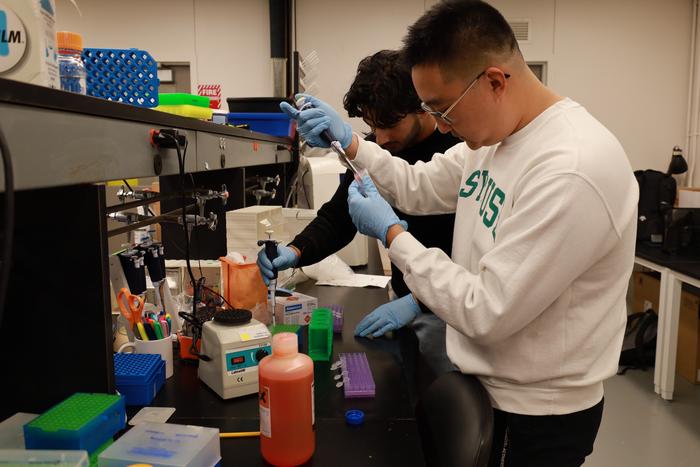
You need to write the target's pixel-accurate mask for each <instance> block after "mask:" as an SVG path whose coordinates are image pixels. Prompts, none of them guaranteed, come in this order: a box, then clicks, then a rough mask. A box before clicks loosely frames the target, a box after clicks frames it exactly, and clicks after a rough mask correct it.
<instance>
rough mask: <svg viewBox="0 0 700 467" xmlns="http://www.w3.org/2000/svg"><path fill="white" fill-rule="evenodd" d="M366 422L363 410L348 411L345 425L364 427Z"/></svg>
mask: <svg viewBox="0 0 700 467" xmlns="http://www.w3.org/2000/svg"><path fill="white" fill-rule="evenodd" d="M364 422H365V413H364V412H363V411H362V410H354V409H353V410H348V411H347V412H345V423H347V424H348V425H362V424H363V423H364Z"/></svg>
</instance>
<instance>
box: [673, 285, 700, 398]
mask: <svg viewBox="0 0 700 467" xmlns="http://www.w3.org/2000/svg"><path fill="white" fill-rule="evenodd" d="M699 310H700V297H698V296H697V295H694V294H692V293H691V292H688V291H685V290H684V291H683V292H682V293H681V310H680V316H679V319H678V350H677V352H676V372H677V373H678V374H679V375H680V376H682V377H683V378H684V379H685V380H687V381H690V382H691V383H693V384H698V382H700V371H699V369H700V324H698V323H699V321H700V320H698V313H699Z"/></svg>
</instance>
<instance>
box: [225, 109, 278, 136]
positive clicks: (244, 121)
mask: <svg viewBox="0 0 700 467" xmlns="http://www.w3.org/2000/svg"><path fill="white" fill-rule="evenodd" d="M228 122H229V123H230V124H231V125H248V126H249V128H250V129H251V130H253V131H257V132H260V133H265V134H268V135H272V136H283V137H288V136H292V119H291V118H289V116H288V115H287V114H286V113H264V112H260V113H244V112H232V113H229V114H228Z"/></svg>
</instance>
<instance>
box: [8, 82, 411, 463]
mask: <svg viewBox="0 0 700 467" xmlns="http://www.w3.org/2000/svg"><path fill="white" fill-rule="evenodd" d="M160 128H175V129H177V130H178V131H180V132H181V133H183V134H186V135H187V138H188V141H189V145H188V146H189V147H188V150H187V159H186V161H185V165H186V172H189V173H194V175H195V177H196V176H198V175H199V176H203V177H205V178H206V176H209V175H217V174H218V175H221V174H224V175H225V174H227V173H228V172H226V170H233V171H236V170H240V169H241V168H244V167H250V166H262V165H265V164H268V165H269V164H280V163H287V162H290V161H291V160H292V142H291V140H289V139H286V138H278V137H272V136H267V135H263V134H260V133H255V132H249V131H246V130H240V129H235V128H229V127H224V126H220V125H216V124H213V123H207V122H201V121H197V120H192V119H187V118H183V117H178V116H174V115H169V114H164V113H160V112H157V111H153V110H149V109H142V108H136V107H131V106H127V105H124V104H119V103H115V102H108V101H104V100H99V99H95V98H91V97H87V96H80V95H75V94H70V93H66V92H63V91H59V90H53V89H47V88H43V87H38V86H33V85H29V84H24V83H19V82H14V81H8V80H3V79H0V134H1V135H2V137H3V139H4V140H5V142H6V145H7V148H8V149H9V153H10V155H11V157H12V162H13V165H14V172H15V189H16V190H17V191H16V193H15V198H16V199H15V205H16V213H15V217H16V219H15V243H14V253H13V255H14V256H13V266H12V272H11V277H10V284H9V295H8V298H7V303H6V307H5V309H6V312H5V316H4V319H3V322H2V323H1V324H0V339H1V342H2V343H3V346H4V350H3V352H1V353H0V368H1V369H2V372H3V378H2V381H3V384H2V385H0V386H1V387H2V389H0V400H2V403H1V404H0V420H2V419H4V418H6V417H7V416H10V415H12V414H13V413H15V412H18V411H23V412H34V413H40V412H43V411H45V410H46V409H48V408H49V407H51V406H52V405H54V404H56V403H57V402H59V401H61V400H63V399H65V398H67V397H68V396H70V395H71V394H73V393H74V392H76V391H82V392H104V393H114V391H115V381H114V370H113V349H112V326H111V306H110V287H109V264H108V255H109V249H108V245H107V237H108V236H109V230H108V224H107V210H108V206H107V203H106V196H105V187H104V185H103V184H102V182H105V181H108V180H118V179H123V178H135V177H154V176H160V177H164V179H167V178H168V177H171V178H172V177H177V176H178V162H177V155H176V152H175V150H174V149H158V148H155V147H153V146H152V145H151V144H150V142H149V139H148V136H149V131H150V130H151V129H160ZM244 179H245V176H241V174H240V173H237V174H234V175H232V180H233V183H232V184H231V186H229V190H231V191H235V190H236V189H238V188H240V187H239V186H238V185H240V183H242V181H243V180H244ZM241 191H242V190H241ZM2 196H4V184H3V183H2V182H1V181H0V200H1V199H2ZM233 197H234V198H235V199H238V200H243V199H244V195H241V194H238V195H236V194H233ZM235 207H241V206H235ZM1 210H2V203H0V211H1ZM0 231H1V229H0ZM379 271H381V267H380V266H379V259H378V253H377V251H376V248H372V247H371V248H370V266H369V268H368V269H363V270H361V271H359V272H369V273H377V272H379ZM298 290H299V291H300V292H302V293H306V294H310V295H314V296H316V297H318V300H319V304H320V305H331V304H341V305H343V306H344V313H345V316H344V329H343V332H342V335H335V336H334V340H333V356H334V358H332V360H331V361H335V360H337V355H338V353H340V352H365V353H366V354H367V357H368V360H369V365H370V367H371V370H372V373H373V376H374V380H375V383H376V396H375V397H374V398H370V399H345V398H344V395H343V390H342V388H337V387H336V380H335V379H334V376H335V375H336V374H337V371H331V370H330V365H331V362H317V363H315V365H314V366H315V372H314V373H315V415H316V451H315V454H314V457H313V458H312V459H311V461H310V462H309V465H338V466H352V467H356V466H359V465H406V466H413V465H416V466H420V465H424V461H423V454H422V450H421V443H420V437H419V433H418V426H417V423H416V420H415V415H414V405H415V402H416V400H417V392H418V389H417V388H418V384H417V382H416V381H417V375H416V366H415V363H416V362H415V360H416V358H417V357H416V355H417V341H416V340H415V335H414V334H412V332H411V331H409V330H405V329H404V330H400V331H399V332H397V333H396V335H395V336H394V338H391V339H387V338H383V339H374V340H370V339H360V338H355V337H354V336H353V329H354V327H355V325H356V324H357V323H358V322H359V320H360V319H361V318H362V317H363V316H364V315H365V314H366V313H368V312H370V311H372V310H373V309H374V308H376V307H377V306H379V305H380V304H382V303H384V302H385V301H386V300H387V294H386V290H384V289H359V288H337V287H315V286H313V285H311V283H310V282H306V283H303V284H300V285H299V287H298ZM152 405H156V406H170V407H175V408H176V412H175V414H174V415H173V417H171V419H170V421H171V422H173V423H182V424H193V425H201V426H209V427H216V428H219V429H220V431H222V432H229V431H257V430H258V427H259V425H258V423H259V422H258V420H259V418H258V401H257V397H256V396H255V395H252V396H247V397H242V398H237V399H232V400H222V399H221V398H219V396H218V395H216V394H215V393H214V392H213V391H212V390H210V389H209V388H208V387H207V386H205V385H204V384H203V383H202V382H201V381H200V380H199V379H198V378H197V369H196V367H195V366H193V365H192V364H188V363H186V362H180V361H179V360H176V362H175V374H174V376H173V377H171V378H169V379H168V380H167V382H166V384H165V386H164V388H163V389H162V390H161V391H160V393H159V394H158V395H157V397H156V398H155V399H154V401H153V403H152ZM351 408H353V409H360V410H363V411H364V412H365V422H364V424H363V425H361V426H356V427H351V426H349V425H347V424H346V422H345V412H346V411H347V410H348V409H351ZM136 411H137V409H133V410H132V409H130V415H133V414H134V413H135V412H136ZM221 452H222V456H223V460H224V462H223V464H222V465H264V462H263V459H262V457H261V455H260V451H259V440H258V439H257V438H242V439H240V438H239V439H222V440H221Z"/></svg>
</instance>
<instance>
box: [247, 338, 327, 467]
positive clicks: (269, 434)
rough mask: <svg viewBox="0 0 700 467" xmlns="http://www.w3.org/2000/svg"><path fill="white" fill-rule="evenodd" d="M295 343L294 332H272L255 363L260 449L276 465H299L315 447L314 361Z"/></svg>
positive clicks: (296, 339) (296, 341)
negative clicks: (268, 350) (268, 347)
mask: <svg viewBox="0 0 700 467" xmlns="http://www.w3.org/2000/svg"><path fill="white" fill-rule="evenodd" d="M297 346H298V338H297V335H296V334H293V333H290V332H282V333H279V334H275V335H274V336H272V355H270V356H267V357H265V358H263V359H262V360H261V361H260V364H259V366H258V376H259V385H260V386H259V387H260V389H259V393H258V402H259V404H260V451H261V452H262V456H263V458H264V459H265V460H266V461H267V462H269V463H270V464H272V465H276V466H292V465H300V464H303V463H304V462H306V461H308V460H309V459H310V458H311V456H312V455H313V453H314V449H315V446H316V434H315V418H314V364H313V362H312V361H311V359H310V358H309V357H308V356H307V355H304V354H300V353H299V351H298V348H297Z"/></svg>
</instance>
